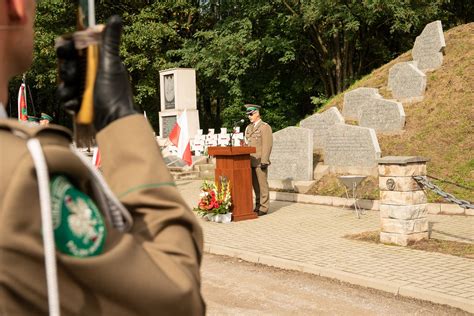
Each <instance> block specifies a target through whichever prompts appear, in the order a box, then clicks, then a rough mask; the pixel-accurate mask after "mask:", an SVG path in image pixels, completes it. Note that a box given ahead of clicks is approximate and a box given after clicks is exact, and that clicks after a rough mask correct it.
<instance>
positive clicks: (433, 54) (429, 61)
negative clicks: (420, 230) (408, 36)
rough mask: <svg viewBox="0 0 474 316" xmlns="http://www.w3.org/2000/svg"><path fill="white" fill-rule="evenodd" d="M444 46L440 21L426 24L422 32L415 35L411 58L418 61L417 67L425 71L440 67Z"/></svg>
mask: <svg viewBox="0 0 474 316" xmlns="http://www.w3.org/2000/svg"><path fill="white" fill-rule="evenodd" d="M445 47H446V43H445V41H444V34H443V26H442V25H441V21H434V22H431V23H429V24H427V25H426V26H425V28H424V29H423V32H421V34H420V35H419V36H417V37H416V40H415V44H414V45H413V50H412V52H411V54H412V56H413V60H415V61H417V62H418V69H420V70H421V71H423V72H426V71H430V70H434V69H437V68H439V67H441V65H442V64H443V53H444V48H445Z"/></svg>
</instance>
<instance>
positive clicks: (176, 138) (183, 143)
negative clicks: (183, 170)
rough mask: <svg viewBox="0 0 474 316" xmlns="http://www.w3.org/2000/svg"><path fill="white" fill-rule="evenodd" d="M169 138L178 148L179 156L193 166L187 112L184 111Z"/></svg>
mask: <svg viewBox="0 0 474 316" xmlns="http://www.w3.org/2000/svg"><path fill="white" fill-rule="evenodd" d="M168 137H169V139H170V141H171V142H172V143H173V145H175V146H176V147H177V148H178V156H179V157H180V158H181V159H183V160H184V161H186V163H187V164H188V166H190V165H191V164H192V158H191V145H190V139H189V128H188V118H187V116H186V110H184V112H183V113H182V114H181V116H180V117H179V118H178V120H177V122H176V124H175V125H174V126H173V129H172V130H171V133H170V135H169V136H168Z"/></svg>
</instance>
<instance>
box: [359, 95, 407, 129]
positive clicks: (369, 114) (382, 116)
mask: <svg viewBox="0 0 474 316" xmlns="http://www.w3.org/2000/svg"><path fill="white" fill-rule="evenodd" d="M359 126H363V127H370V128H373V129H374V130H375V131H376V132H381V133H394V132H399V131H401V130H402V129H403V127H404V126H405V111H404V109H403V105H402V104H401V103H400V102H395V101H391V100H385V99H378V98H372V100H371V102H367V103H366V104H365V105H363V106H362V107H361V108H360V111H359Z"/></svg>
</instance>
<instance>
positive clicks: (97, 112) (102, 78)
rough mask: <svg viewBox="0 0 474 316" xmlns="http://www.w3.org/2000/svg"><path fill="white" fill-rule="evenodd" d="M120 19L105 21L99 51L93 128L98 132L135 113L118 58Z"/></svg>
mask: <svg viewBox="0 0 474 316" xmlns="http://www.w3.org/2000/svg"><path fill="white" fill-rule="evenodd" d="M121 35H122V19H121V18H120V17H119V16H117V15H114V16H112V17H111V18H109V20H108V21H107V25H106V27H105V30H104V34H103V41H102V46H101V49H100V62H99V70H98V73H97V78H96V80H95V86H94V125H95V128H96V130H97V131H99V130H101V129H102V128H104V127H105V126H107V125H108V124H110V123H111V122H113V121H115V120H117V119H119V118H122V117H125V116H127V115H131V114H135V113H137V112H136V111H135V109H134V106H133V94H132V89H131V87H130V83H129V82H128V73H127V70H126V69H125V66H124V65H123V63H122V60H121V59H120V56H119V50H120V37H121Z"/></svg>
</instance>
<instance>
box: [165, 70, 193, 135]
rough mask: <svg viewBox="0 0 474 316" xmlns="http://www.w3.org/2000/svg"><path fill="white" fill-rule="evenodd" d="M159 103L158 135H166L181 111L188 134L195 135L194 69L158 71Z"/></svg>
mask: <svg viewBox="0 0 474 316" xmlns="http://www.w3.org/2000/svg"><path fill="white" fill-rule="evenodd" d="M160 104H161V108H160V109H161V111H160V112H159V113H158V116H159V124H160V137H162V138H166V137H168V135H169V133H170V132H171V129H172V128H173V126H174V123H176V120H177V118H178V117H179V116H180V115H181V114H183V113H185V114H186V119H187V122H188V133H189V135H195V134H196V132H197V130H198V129H199V113H198V110H197V103H196V72H195V70H194V69H190V68H173V69H167V70H162V71H160Z"/></svg>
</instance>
